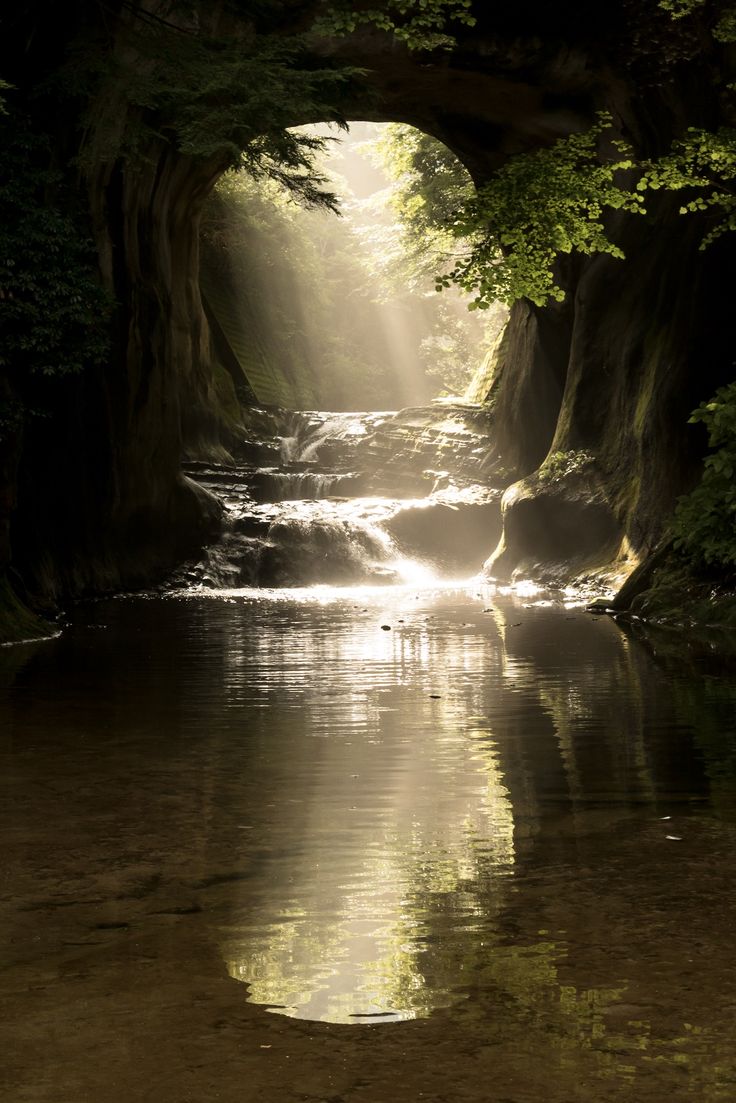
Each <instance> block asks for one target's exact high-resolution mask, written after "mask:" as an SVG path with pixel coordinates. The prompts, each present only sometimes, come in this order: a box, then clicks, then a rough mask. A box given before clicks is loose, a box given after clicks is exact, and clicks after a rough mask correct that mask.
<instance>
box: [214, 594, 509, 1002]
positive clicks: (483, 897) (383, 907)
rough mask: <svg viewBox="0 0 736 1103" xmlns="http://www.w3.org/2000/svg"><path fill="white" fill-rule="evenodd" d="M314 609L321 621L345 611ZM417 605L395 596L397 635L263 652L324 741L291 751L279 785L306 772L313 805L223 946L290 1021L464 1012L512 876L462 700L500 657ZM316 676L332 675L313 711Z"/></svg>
mask: <svg viewBox="0 0 736 1103" xmlns="http://www.w3.org/2000/svg"><path fill="white" fill-rule="evenodd" d="M360 590H361V592H363V593H365V588H360ZM352 592H353V595H354V596H355V593H356V591H355V590H354V589H353V591H352ZM476 592H477V591H476ZM310 596H311V597H317V601H316V603H315V606H314V608H315V609H316V610H318V609H319V607H320V598H323V599H325V600H328V601H330V602H332V601H334V600H335V597H334V594H328V593H327V592H324V591H323V592H322V594H320V595H314V593H313V591H312V592H310ZM423 596H424V595H423ZM258 597H259V599H263V597H264V595H263V594H259V595H258ZM406 597H407V594H406V593H405V594H404V595H403V599H404V600H403V603H402V601H401V599H400V598H399V597H397V595H396V592H395V590H394V591H393V598H394V608H393V610H391V611H390V613H389V614H387V617H388V619H390V620H391V622H392V624H393V625H394V629H393V630H392V631H391V632H382V631H381V630H380V627H379V626H378V624H377V623H376V619H375V618H373V617H369V619H366V620H364V621H362V622H360V623H356V622H355V621H353V620H352V619H349V620H348V621H347V622H346V624H345V627H344V629H343V630H338V629H337V628H336V625H335V622H334V620H333V621H332V622H331V625H332V630H331V632H330V633H326V634H322V635H321V634H320V633H319V631H318V630H316V628H315V625H314V623H313V622H312V621H310V620H309V618H307V620H306V622H305V623H304V624H302V625H300V626H295V625H291V627H290V631H289V632H281V633H280V632H273V631H272V632H270V633H268V634H264V635H263V637H261V638H258V639H257V640H256V641H255V643H254V645H253V646H254V647H255V651H256V653H257V654H258V656H259V657H258V659H257V660H256V661H257V666H258V669H259V671H260V679H261V688H262V689H263V688H265V689H266V690H267V692H269V693H270V694H271V695H273V694H274V693H276V695H277V696H276V700H278V701H279V707H280V709H284V708H286V709H287V710H288V709H289V707H290V705H291V703H292V701H293V703H295V704H297V705H298V709H297V715H298V717H299V719H300V724H301V726H300V728H299V731H300V733H301V734H300V739H301V740H303V741H305V742H306V743H313V742H314V740H315V739H318V740H319V743H320V751H319V756H318V757H317V758H315V757H314V756H310V755H309V754H308V753H307V754H306V757H304V755H305V753H306V752H305V751H304V750H303V749H302V747H300V746H299V745H297V744H293V743H290V744H289V746H290V748H291V749H290V750H289V752H288V754H289V763H288V767H287V768H285V769H284V774H283V777H284V782H285V783H286V784H288V781H287V779H288V778H289V777H290V776H293V775H294V774H295V773H297V772H298V771H299V770H301V771H302V773H303V774H304V775H305V777H306V780H307V781H308V785H307V791H308V792H309V793H310V796H309V799H307V800H305V801H304V802H303V803H302V804H300V805H298V806H294V805H289V806H288V807H287V805H288V799H286V793H285V794H284V798H282V800H281V802H280V808H279V818H280V820H281V821H282V823H281V827H280V830H281V831H282V832H283V830H284V826H283V820H285V819H286V818H287V817H288V819H289V821H290V824H289V827H288V835H289V836H291V837H292V838H293V839H294V841H295V846H294V848H293V849H289V848H287V849H286V851H284V852H282V853H281V854H280V856H279V858H278V860H276V859H274V858H270V857H268V856H267V857H266V858H264V860H263V863H262V867H261V868H260V869H259V871H258V874H257V877H256V879H255V882H253V881H252V882H250V883H249V885H248V898H249V905H248V908H247V911H246V910H244V912H243V914H242V915H240V916H238V917H237V918H234V920H233V922H232V923H231V924H230V925H229V927H228V928H227V930H226V931H225V932H224V948H225V953H226V957H227V960H228V968H229V970H230V972H231V975H232V976H234V977H235V978H237V979H238V980H242V981H245V982H246V983H247V984H248V985H249V998H250V999H251V1000H252V1001H254V1002H256V1003H261V1004H264V1005H266V1006H268V1007H270V1008H271V1009H273V1010H277V1011H279V1012H280V1013H282V1014H285V1015H290V1016H294V1017H300V1018H307V1019H326V1020H328V1021H331V1022H351V1023H360V1022H374V1021H381V1019H385V1020H386V1021H388V1020H389V1019H406V1018H415V1017H421V1016H424V1015H427V1014H429V1012H430V1011H431V1010H433V1009H434V1008H437V1007H439V1006H444V1005H445V1004H449V1003H450V1002H453V1001H454V1000H456V999H457V998H458V993H457V983H456V980H457V976H458V974H459V973H460V972H461V971H462V962H463V959H464V957H465V956H466V955H468V954H470V955H471V956H472V954H473V953H475V952H477V951H476V950H474V947H476V946H477V944H478V940H479V939H480V938H481V934H482V931H483V930H484V929H485V928H486V927H487V924H488V922H489V920H490V917H491V916H492V915H493V914H494V913H495V911H496V910H497V909H498V908H499V907H500V906H501V903H502V901H503V899H504V894H505V888H504V885H505V884H506V883H507V881H508V878H509V876H510V875H512V873H513V868H514V862H515V848H514V818H513V810H512V805H511V800H510V796H509V793H508V789H507V787H506V785H505V783H504V780H503V775H502V772H501V767H500V762H499V757H498V751H497V747H496V744H495V741H494V737H493V732H492V728H491V726H490V725H489V724H488V723H487V722H485V723H478V722H477V720H476V722H474V723H470V722H469V721H468V719H467V716H466V711H467V709H466V702H465V700H464V699H462V698H458V696H457V694H456V692H455V686H456V684H457V681H458V678H460V677H467V676H470V677H473V678H474V679H479V678H481V677H482V676H483V673H484V671H485V670H486V669H487V668H488V666H489V664H494V663H497V662H498V661H499V650H498V641H497V640H495V637H493V636H492V637H491V638H488V637H487V636H485V635H481V636H479V635H478V634H477V633H469V634H467V635H464V634H458V633H457V632H452V633H448V632H446V631H444V630H443V629H440V630H439V631H438V630H437V628H436V627H435V626H434V625H433V624H428V623H427V622H425V621H423V620H422V619H420V618H421V616H422V614H421V612H415V611H414V610H413V609H412V607H411V606H409V610H410V611H411V614H413V618H412V616H411V615H410V612H409V611H407V609H406V608H405V605H406ZM279 598H280V600H281V601H284V600H285V597H284V595H283V593H282V592H281V593H280V594H279ZM266 600H269V599H266ZM397 606H398V608H397ZM398 611H401V612H402V614H403V616H402V617H397V615H396V614H397V612H398ZM368 612H369V614H370V612H371V609H370V607H369V609H368ZM378 619H379V621H380V618H378ZM400 620H403V621H404V625H403V626H400V625H399V623H398V622H399V621H400ZM300 633H306V636H302V638H300ZM234 650H237V648H234ZM300 656H301V658H300ZM305 656H308V661H305ZM236 666H237V660H236ZM315 669H318V670H320V671H323V672H329V673H326V674H325V684H324V685H322V686H321V687H320V690H319V693H318V694H316V695H315V692H314V688H315V687H314V685H313V676H314V670H315ZM310 679H312V682H311V684H310ZM326 691H329V693H328V694H327V695H326ZM430 691H434V695H433V696H432V697H430V696H429V692H430ZM285 697H286V698H287V699H288V700H287V701H284V698H285ZM282 715H285V713H282ZM302 789H303V790H304V780H303V781H302ZM286 792H288V789H287V790H286ZM254 901H255V903H254ZM274 917H275V918H274ZM448 925H449V926H448ZM445 928H446V929H447V930H446V934H447V936H448V937H446V936H445V933H443V931H444V930H445Z"/></svg>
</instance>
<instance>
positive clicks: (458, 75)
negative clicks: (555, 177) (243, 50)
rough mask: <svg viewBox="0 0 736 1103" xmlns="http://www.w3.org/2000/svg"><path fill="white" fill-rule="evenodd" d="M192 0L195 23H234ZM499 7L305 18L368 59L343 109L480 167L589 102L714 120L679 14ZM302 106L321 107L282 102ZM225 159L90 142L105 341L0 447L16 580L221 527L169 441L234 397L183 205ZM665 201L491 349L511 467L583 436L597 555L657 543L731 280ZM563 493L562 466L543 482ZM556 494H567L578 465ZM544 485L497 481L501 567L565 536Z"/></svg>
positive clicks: (190, 206) (325, 44)
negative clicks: (410, 29)
mask: <svg viewBox="0 0 736 1103" xmlns="http://www.w3.org/2000/svg"><path fill="white" fill-rule="evenodd" d="M476 6H478V7H481V5H476ZM200 7H201V11H200V20H201V26H202V27H203V28H204V29H206V30H209V31H212V32H213V33H218V32H223V31H224V32H225V33H227V34H229V35H231V36H232V35H235V36H237V35H238V34H240V33H242V31H241V28H239V26H238V25H237V24H234V25H229V26H228V27H223V26H222V25H219V26H218V25H217V22H216V21H217V19H218V18H219V17H218V16H215V15H213V13H212V12H211V10H209V9H208V8H207V6H206V5H200ZM493 7H494V10H493V12H486V11H483V12H480V13H479V24H478V26H477V27H476V28H475V29H474V30H473V31H472V32H469V31H463V32H462V33H461V34H460V38H459V44H458V48H457V50H456V51H454V52H453V53H451V54H448V53H443V52H440V53H437V54H432V55H426V54H414V55H412V54H410V53H409V52H407V51H406V50H404V49H403V48H397V47H396V46H395V45H394V44H393V43H392V41H391V40H390V39H389V38H388V37H386V36H382V35H380V34H378V33H368V32H361V33H359V34H356V35H354V36H353V37H351V38H350V39H348V40H345V41H342V42H333V41H330V40H317V41H315V43H314V49H315V52H318V53H320V54H322V55H329V56H331V57H333V58H338V59H340V60H345V61H349V62H351V63H352V64H354V65H356V66H358V67H360V68H362V69H364V70H365V71H366V76H365V78H364V80H363V81H362V82H361V84H360V85H353V86H352V87H350V88H349V89H348V90H347V91H346V101H345V103H344V104H343V105H340V106H341V107H342V110H344V112H345V114H346V115H347V116H348V117H352V118H363V119H373V120H378V121H392V120H397V121H406V122H409V123H412V124H414V125H416V126H419V127H421V128H423V129H425V130H426V131H428V132H430V133H432V134H434V135H436V136H437V137H438V138H440V139H441V140H442V141H444V142H445V143H446V144H447V145H448V146H449V147H450V148H451V149H453V150H454V151H455V152H456V153H457V154H458V156H459V157H460V158H461V159H462V160H463V161H464V163H465V164H466V165H467V166H468V168H469V169H470V171H471V173H472V174H473V176H474V177H475V179H476V180H477V181H482V180H483V179H484V178H486V177H487V176H488V175H489V174H490V173H491V172H492V171H493V169H494V168H495V167H496V166H498V165H499V164H500V163H502V162H503V161H504V160H505V159H506V158H507V157H508V156H510V155H512V154H514V153H516V152H519V151H521V150H528V149H532V148H535V147H537V146H540V145H545V144H549V143H551V142H552V141H554V140H555V139H556V138H557V137H559V136H560V135H564V134H566V133H569V132H571V131H573V130H576V129H580V128H583V127H585V126H586V125H588V124H589V122H590V121H591V120H592V119H593V117H594V113H595V111H596V110H599V109H601V108H606V109H608V110H610V111H611V112H612V114H613V116H614V118H615V119H616V120H617V122H618V123H619V125H620V127H621V129H622V131H623V132H624V133H625V134H626V135H627V137H628V138H629V139H630V140H632V141H633V143H634V144H635V145H636V146H637V147H638V149H639V151H640V152H643V153H649V152H656V151H658V150H661V149H663V148H666V146H667V144H668V142H669V140H670V138H671V137H672V135H674V134H676V133H679V132H681V131H682V130H683V129H684V128H685V127H687V126H688V125H714V124H717V122H718V118H719V116H718V105H717V102H716V99H715V94H714V91H713V81H712V74H711V72H710V71H709V66H710V65H711V60H710V59H709V58H708V57H707V56H705V57H703V56H702V55H698V56H697V58H696V57H695V53H694V47H693V44H692V42H690V40H689V38H688V34H689V32H687V31H686V30H683V29H682V27H678V26H674V25H673V24H672V23H671V21H669V19H668V17H667V16H666V14H665V13H663V12H661V10H659V8H658V6H657V4H656V2H655V0H651V2H648V3H646V4H641V3H636V4H634V3H627V2H623V3H621V4H620V5H618V4H612V5H606V7H605V12H603V11H602V10H601V11H598V8H597V6H595V5H590V4H582V3H560V4H555V5H549V4H547V3H541V2H534V3H519V4H515V5H509V6H507V8H505V9H504V10H503V11H502V12H499V11H497V10H495V8H496V6H495V5H494V6H493ZM307 8H308V5H304V4H290V5H286V6H285V9H284V11H285V13H286V14H285V16H284V21H283V26H284V30H285V31H288V30H290V29H292V27H297V29H298V26H299V20H302V23H304V21H305V19H306V18H307V15H305V10H306V9H307ZM592 9H595V10H592ZM289 12H292V13H293V21H290V17H289V14H288V13H289ZM74 31H75V28H74V26H73V25H68V24H65V25H64V26H61V25H57V26H53V24H51V23H49V24H48V25H47V26H45V27H43V28H41V29H40V30H39V31H38V36H37V38H36V39H34V42H33V46H32V48H31V53H30V55H27V56H26V57H25V64H26V67H27V71H29V72H30V73H31V74H32V79H33V73H34V66H35V68H36V69H37V70H38V73H39V74H42V73H43V72H44V71H46V70H47V69H48V67H49V65H50V60H49V59H50V58H52V59H54V58H60V57H61V53H62V51H63V48H64V46H65V42H66V41H68V40H69V39H70V38H71V37H73V34H74ZM22 33H23V28H22V27H21V28H20V30H19V34H21V35H22ZM19 41H20V40H19ZM13 75H14V74H13V73H9V74H8V76H10V78H11V79H12V78H13ZM72 111H73V108H72V107H71V106H70V107H69V112H70V114H71V113H72ZM67 121H68V124H69V126H68V127H67V128H65V131H66V133H68V132H69V130H73V124H74V120H73V119H72V118H70V119H69V120H67ZM306 121H314V120H309V119H305V118H295V119H294V120H293V122H294V124H298V123H302V122H306ZM222 168H223V165H222V163H221V162H219V161H218V160H217V158H213V159H212V160H211V161H210V162H206V163H205V162H202V161H199V162H195V161H193V160H192V159H190V158H188V157H186V156H184V155H183V154H181V153H179V152H177V151H176V150H174V149H173V148H172V147H171V146H170V145H168V144H167V143H166V142H164V141H163V140H161V141H159V142H158V143H157V144H155V145H154V146H152V147H151V148H150V149H149V150H148V151H147V157H146V158H145V159H144V161H143V163H141V164H140V165H137V166H136V169H135V171H134V172H133V171H132V170H130V169H127V170H126V169H125V168H124V167H121V166H120V165H119V164H115V165H102V164H101V165H99V166H97V167H96V168H94V167H93V168H92V169H91V170H90V171H89V173H88V181H87V183H88V188H89V195H90V202H91V209H92V213H93V223H94V227H95V234H96V240H97V244H98V249H99V254H100V263H101V268H102V272H103V275H104V277H105V280H106V282H107V284H108V285H109V286H110V288H111V289H112V291H113V293H114V294H115V297H116V299H117V302H118V303H119V308H118V313H117V318H116V346H115V356H114V359H113V361H112V362H111V363H110V364H109V365H108V367H107V368H106V369H105V370H104V371H102V372H99V373H97V374H96V375H94V376H93V375H89V376H87V377H86V378H84V379H83V380H80V382H79V383H78V385H76V387H70V388H69V391H68V393H67V394H66V396H65V397H64V398H63V399H60V400H59V404H58V409H57V410H56V412H55V416H54V417H53V418H52V419H51V420H50V421H45V422H44V423H43V424H36V425H32V426H31V427H30V428H29V431H28V433H27V434H26V436H25V438H24V440H23V442H22V446H21V445H20V444H18V446H17V449H16V452H15V453H14V454H13V455H11V456H10V458H9V459H8V460H7V462H5V461H3V470H4V471H5V472H6V476H5V482H6V492H4V493H3V495H2V496H1V497H0V502H2V504H3V509H4V511H5V513H4V516H5V518H6V521H5V522H4V523H5V524H6V527H7V515H8V513H9V512H10V511H11V509H13V510H14V511H13V513H12V523H11V528H10V539H9V541H8V540H5V541H3V543H2V545H0V556H1V559H0V569H3V568H6V567H7V566H8V564H9V563H12V564H14V565H15V566H16V567H18V568H20V569H21V570H22V573H23V577H24V580H25V583H26V585H27V586H28V587H29V589H30V591H31V592H32V593H35V594H37V595H40V596H42V597H46V598H53V597H54V596H61V595H64V594H69V593H80V592H84V591H87V592H95V591H99V590H101V589H105V588H111V587H119V586H129V585H137V584H140V583H141V582H145V581H148V580H150V579H152V578H153V577H154V576H156V575H157V574H161V573H162V572H163V571H164V570H166V569H167V567H168V566H170V565H171V564H172V563H173V562H174V561H175V560H176V559H177V558H181V557H182V555H184V554H187V553H188V551H189V549H190V548H191V546H193V545H195V544H197V543H198V542H199V543H201V542H202V541H203V540H205V539H206V538H207V535H208V534H209V533H211V532H212V531H214V529H215V527H216V524H217V521H216V514H217V509H216V507H215V506H214V505H213V503H212V502H211V501H209V500H208V499H207V498H206V496H203V495H202V494H200V493H199V492H197V491H194V490H193V488H192V487H191V485H190V484H187V483H184V482H182V481H181V476H180V462H181V457H182V455H186V456H187V457H188V458H190V459H197V458H200V459H218V458H222V457H223V456H225V455H226V454H227V449H228V448H229V447H230V445H231V442H232V440H233V432H232V430H233V427H234V425H235V423H236V421H237V403H236V402H235V399H234V394H233V391H232V385H231V382H230V378H229V376H228V375H227V373H226V372H225V371H223V369H222V367H221V366H220V365H219V364H218V363H217V361H216V359H215V357H214V356H213V354H212V351H211V347H210V334H209V328H208V324H207V321H206V319H205V317H204V314H203V311H202V304H201V298H200V293H199V286H198V241H197V235H198V220H199V212H200V209H201V204H202V202H203V200H204V198H205V197H206V195H207V193H208V191H209V189H210V188H211V187H212V185H213V183H214V182H215V180H216V179H217V177H218V175H219V174H220V172H221V171H222ZM677 207H678V204H677V203H674V204H673V203H669V202H667V201H664V202H661V203H660V204H658V205H657V206H656V209H655V210H654V212H653V214H652V215H651V216H650V217H648V218H647V219H646V220H645V219H641V218H639V219H632V218H622V219H619V222H618V225H617V226H616V227H615V233H616V236H617V239H618V240H620V241H621V243H622V244H623V245H624V248H625V250H626V253H627V260H626V261H625V262H618V261H614V260H611V259H609V258H592V259H579V260H577V261H575V262H573V263H568V264H567V265H566V270H565V272H564V273H563V278H564V283H565V285H566V286H567V287H568V295H567V300H566V302H565V304H563V305H562V306H554V307H549V308H545V309H539V308H536V307H532V306H530V305H529V304H527V303H522V304H518V305H517V307H515V308H514V311H513V313H512V320H511V324H510V327H509V332H508V336H507V339H506V341H505V342H504V345H503V348H502V350H501V353H500V356H499V359H498V363H497V366H496V374H495V379H494V383H493V387H492V391H493V398H494V401H495V404H496V410H497V419H496V423H497V425H498V426H499V434H500V436H499V446H500V450H501V456H502V462H503V464H504V466H505V467H506V468H507V469H508V470H511V471H512V472H515V473H516V475H517V476H518V477H523V476H527V475H530V474H531V473H533V472H534V471H535V470H536V469H537V468H538V467H539V465H540V464H541V463H542V462H543V461H544V459H545V457H546V456H547V454H548V453H550V454H555V453H563V454H564V453H567V452H568V451H571V450H573V451H574V450H579V449H585V450H587V451H588V452H590V453H591V455H592V456H593V457H594V458H595V462H596V470H597V482H596V488H595V495H596V503H597V504H596V507H595V508H596V510H597V509H598V508H599V505H600V509H602V510H603V512H604V514H605V516H606V518H607V520H606V523H605V524H604V525H603V526H602V528H601V530H600V531H601V536H600V540H599V541H598V543H597V544H596V543H595V541H592V542H591V543H590V547H588V538H587V537H586V538H585V539H584V541H583V542H584V543H585V545H586V548H587V551H586V556H587V558H588V560H589V561H590V562H595V563H600V562H602V561H603V560H605V559H606V558H610V557H611V556H612V555H615V554H618V553H622V554H626V555H628V556H629V562H630V563H631V564H632V565H633V563H635V562H636V560H637V559H638V558H641V556H643V555H645V554H646V553H647V551H648V550H649V548H650V547H651V546H653V545H654V544H655V543H656V541H657V539H658V537H659V535H660V532H661V530H662V526H663V524H664V523H665V521H666V518H667V516H668V515H669V512H670V511H671V508H672V504H673V501H674V499H675V497H676V496H677V494H678V493H681V492H682V491H683V490H685V489H687V488H688V486H689V485H690V484H691V483H692V481H694V479H695V478H696V476H697V467H698V455H699V452H700V450H701V449H702V440H700V439H699V438H697V437H696V438H691V436H690V435H689V433H690V430H688V429H687V428H686V421H687V413H688V411H689V410H691V409H692V408H693V407H694V406H695V405H696V404H697V402H698V401H701V400H703V399H704V398H706V397H707V396H708V395H709V394H711V393H712V392H713V390H714V389H715V388H716V387H717V386H718V385H720V384H721V383H723V382H724V381H726V379H727V378H728V377H729V374H730V372H731V354H730V351H729V348H728V324H727V320H728V318H729V308H728V307H727V306H726V303H725V296H726V293H727V289H728V287H729V286H732V267H733V259H734V250H733V248H732V247H731V246H730V245H729V244H728V243H725V244H721V245H720V246H719V247H718V249H713V250H710V251H708V252H707V253H705V254H703V253H699V252H698V243H699V239H700V231H699V230H698V228H697V227H695V226H693V225H692V224H689V223H686V221H685V220H683V219H682V218H681V217H680V216H679V215H678V213H677ZM724 274H725V275H724ZM724 319H726V322H725V323H724ZM16 466H17V470H18V473H17V477H16V475H15V470H16ZM16 490H17V505H15V506H14V502H15V499H16ZM565 494H566V491H565V486H564V479H563V480H562V481H561V483H560V485H559V486H558V487H557V488H556V491H555V495H556V501H557V502H558V505H559V503H560V502H561V500H562V498H564V497H565ZM569 498H570V501H571V502H572V503H574V502H575V501H577V500H578V499H576V491H575V489H574V488H572V489H571V490H570V493H569ZM560 508H561V507H560ZM577 508H578V506H575V505H572V506H571V507H570V509H571V513H570V516H571V517H573V518H574V517H575V516H576V513H575V511H576V509H577ZM549 509H550V505H549V501H548V495H547V494H546V493H545V494H541V493H539V492H538V491H537V490H535V489H534V484H533V483H532V484H529V485H526V486H525V489H524V492H523V494H520V495H518V496H517V497H515V498H513V500H509V502H508V503H507V506H506V514H505V516H506V525H507V527H508V530H509V539H507V540H506V542H505V545H504V548H505V550H504V558H503V567H504V571H505V572H506V573H511V572H513V571H514V570H515V569H517V568H518V567H520V566H521V565H522V561H523V560H525V559H526V558H527V556H528V550H529V549H528V547H527V545H528V542H529V540H528V534H529V533H532V532H537V531H539V532H543V533H544V538H545V541H546V543H545V550H544V554H543V556H542V557H541V558H543V559H544V560H546V561H548V562H555V563H559V562H560V561H561V560H566V559H568V558H569V555H570V547H569V537H568V535H567V534H565V535H564V537H563V536H562V535H557V536H556V535H555V533H556V532H557V531H558V530H557V529H556V528H555V526H554V525H552V524H551V523H550V522H549V518H548V514H549ZM517 513H518V514H519V516H518V518H517V517H516V514H517ZM611 518H613V521H612V522H611V521H610V519H611ZM575 524H577V522H575ZM580 524H581V525H583V524H584V522H583V521H582V520H581V521H580ZM612 525H613V528H612ZM512 529H513V531H514V532H517V531H518V532H519V533H525V534H527V535H526V536H525V537H524V539H520V538H519V539H517V537H516V536H512ZM614 529H615V533H616V539H614V538H613V537H612V532H613V531H614ZM566 531H567V530H566ZM596 531H597V529H596ZM581 540H583V537H582V536H581ZM573 543H574V540H573ZM593 545H595V546H593ZM614 545H615V546H614ZM11 547H12V553H11ZM514 549H517V550H516V551H515V550H514ZM488 550H489V552H490V551H491V549H490V548H489V549H488ZM515 557H516V558H515ZM538 558H539V556H538Z"/></svg>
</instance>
